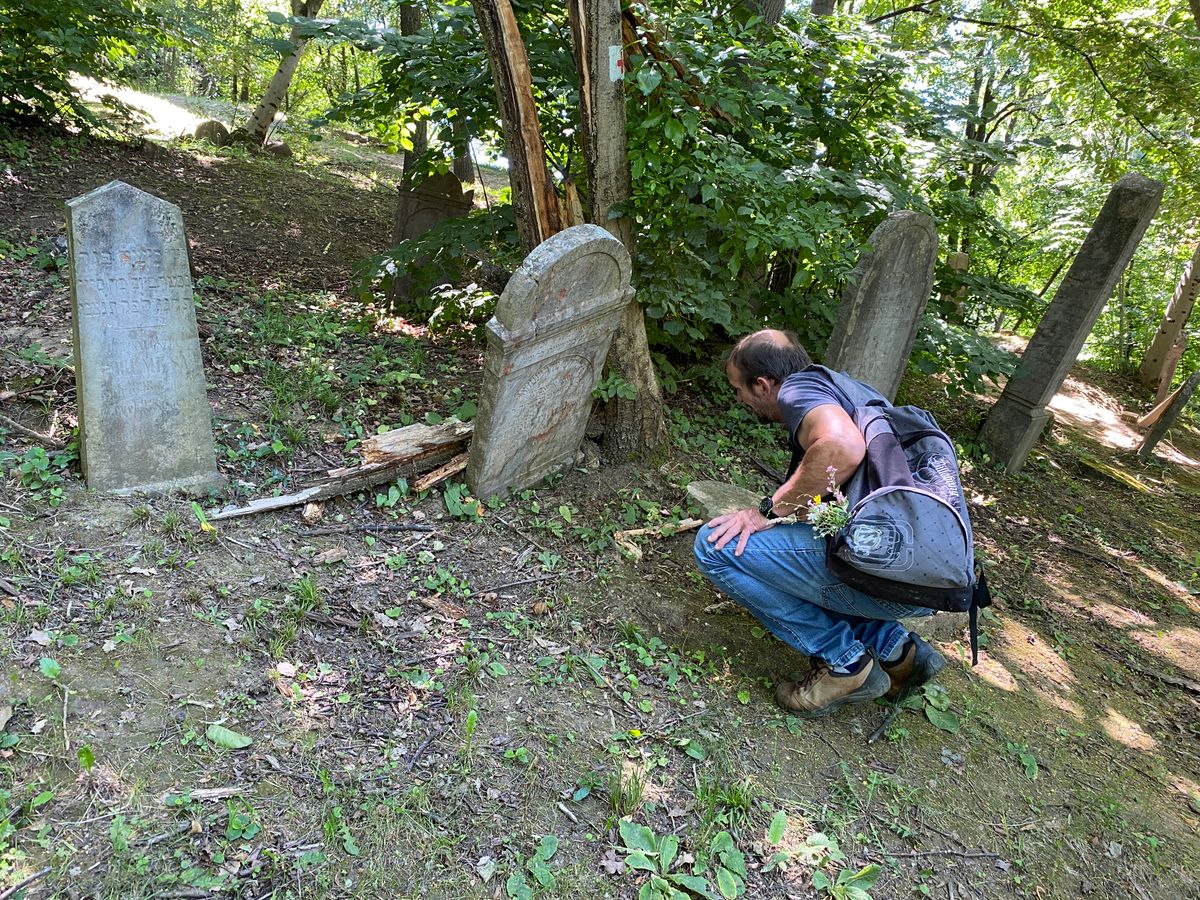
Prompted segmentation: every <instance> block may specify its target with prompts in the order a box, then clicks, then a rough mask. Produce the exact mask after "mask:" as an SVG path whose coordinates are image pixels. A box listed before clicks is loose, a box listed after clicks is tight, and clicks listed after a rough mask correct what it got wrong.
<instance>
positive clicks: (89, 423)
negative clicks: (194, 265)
mask: <svg viewBox="0 0 1200 900" xmlns="http://www.w3.org/2000/svg"><path fill="white" fill-rule="evenodd" d="M67 234H68V238H69V251H68V252H69V256H70V262H71V313H72V328H73V332H74V339H75V384H76V393H77V395H78V402H79V436H80V441H79V443H80V457H81V459H82V463H83V475H84V478H85V480H86V481H87V485H88V487H90V488H94V489H97V490H101V491H105V492H110V493H132V492H134V491H147V492H158V491H169V490H175V489H183V490H192V491H202V490H204V489H206V488H209V487H214V486H216V485H218V484H219V483H220V477H219V476H218V474H217V465H216V453H215V452H214V448H213V436H212V419H211V415H212V413H211V409H210V408H209V405H208V397H207V395H206V393H205V384H204V368H203V365H202V362H201V358H200V339H199V335H198V333H197V330H196V310H195V306H194V305H193V301H192V278H191V273H190V270H189V267H188V253H187V242H186V238H185V236H184V231H183V215H182V213H181V212H180V211H179V208H178V207H177V206H175V205H174V204H171V203H168V202H166V201H165V200H160V199H159V198H157V197H154V196H152V195H150V194H147V193H145V192H144V191H140V190H138V189H137V188H135V187H132V186H130V185H128V184H124V183H123V182H120V181H113V182H110V183H109V184H106V185H105V186H104V187H102V188H98V189H96V190H94V191H91V192H90V193H87V194H84V195H83V196H81V197H76V198H75V199H73V200H68V201H67Z"/></svg>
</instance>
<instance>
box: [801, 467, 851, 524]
mask: <svg viewBox="0 0 1200 900" xmlns="http://www.w3.org/2000/svg"><path fill="white" fill-rule="evenodd" d="M825 474H826V475H828V476H829V496H831V497H832V498H833V499H832V500H822V499H821V498H820V497H815V496H814V497H813V498H812V502H810V503H809V504H808V516H807V519H808V523H809V524H810V525H812V527H813V531H815V532H816V533H817V534H819V535H820V536H821V537H833V536H834V535H835V534H837V533H838V532H839V531H841V530H842V529H843V528H845V527H846V525H847V524H848V523H849V522H850V504H849V502H848V501H847V500H846V495H845V494H843V493H842V492H841V489H839V488H838V485H837V469H836V468H834V467H833V466H830V467H829V468H827V469H826V470H825Z"/></svg>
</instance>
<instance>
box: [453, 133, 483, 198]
mask: <svg viewBox="0 0 1200 900" xmlns="http://www.w3.org/2000/svg"><path fill="white" fill-rule="evenodd" d="M454 138H455V140H456V141H457V140H461V141H462V142H463V147H464V150H463V155H462V156H456V157H454V162H453V163H452V164H451V167H452V171H453V172H454V175H455V177H456V178H458V180H459V181H461V182H462V183H463V184H470V183H471V182H472V181H474V180H475V167H474V165H472V163H471V133H470V132H469V131H468V130H467V123H466V122H465V121H463V120H462V119H455V120H454ZM479 187H480V189H481V190H482V188H483V185H482V184H481V185H480V186H479Z"/></svg>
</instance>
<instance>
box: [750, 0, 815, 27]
mask: <svg viewBox="0 0 1200 900" xmlns="http://www.w3.org/2000/svg"><path fill="white" fill-rule="evenodd" d="M818 2H821V0H818ZM827 2H829V3H830V5H832V4H833V2H834V0H827ZM745 4H746V6H748V7H750V8H751V9H753V10H754V11H755V12H756V13H758V14H759V15H760V16H762V17H763V24H764V25H766V26H768V27H769V26H771V25H775V24H777V23H778V22H779V17H780V16H782V15H783V8H784V6H785V5H786V3H785V0H745ZM813 6H816V3H814V4H813ZM814 12H815V10H814ZM818 15H828V13H818Z"/></svg>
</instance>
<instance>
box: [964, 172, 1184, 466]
mask: <svg viewBox="0 0 1200 900" xmlns="http://www.w3.org/2000/svg"><path fill="white" fill-rule="evenodd" d="M1162 193H1163V186H1162V185H1161V184H1160V183H1159V182H1157V181H1153V180H1151V179H1149V178H1145V177H1143V176H1141V175H1137V174H1129V175H1125V176H1123V177H1122V178H1121V179H1120V180H1119V181H1118V182H1117V183H1116V184H1115V185H1113V188H1112V190H1111V191H1110V192H1109V194H1108V199H1107V200H1106V201H1105V202H1104V206H1103V208H1102V209H1101V210H1100V214H1099V215H1098V216H1097V217H1096V222H1095V224H1094V225H1092V230H1091V231H1089V232H1088V236H1087V238H1085V239H1084V242H1083V245H1082V246H1081V247H1080V248H1079V253H1078V254H1077V255H1076V257H1075V261H1074V262H1073V263H1071V268H1070V270H1069V271H1068V272H1067V274H1066V276H1065V277H1064V278H1063V281H1062V284H1060V285H1059V287H1058V291H1057V292H1056V293H1055V295H1054V299H1053V300H1052V301H1051V303H1050V306H1049V307H1048V308H1047V309H1046V313H1045V315H1043V316H1042V321H1041V323H1040V324H1039V325H1038V327H1037V331H1036V332H1034V335H1033V337H1032V338H1030V340H1029V345H1028V346H1027V347H1026V348H1025V353H1024V354H1023V355H1022V356H1021V364H1020V365H1019V366H1018V367H1017V370H1016V372H1014V373H1013V375H1012V377H1011V378H1009V379H1008V384H1006V385H1005V387H1004V393H1003V394H1001V395H1000V399H999V400H997V401H996V405H995V406H993V407H992V410H991V412H990V413H989V414H988V417H987V420H986V421H985V422H984V423H983V428H982V429H981V430H980V437H981V438H982V439H983V441H984V443H986V444H987V445H988V446H989V447H990V448H991V449H992V450H993V452H994V453H995V455H996V457H997V458H998V459H999V460H1001V461H1002V462H1003V463H1004V467H1005V470H1006V471H1008V472H1009V473H1013V472H1018V471H1020V469H1021V467H1022V466H1024V465H1025V460H1026V459H1027V458H1028V456H1029V451H1030V450H1031V449H1033V445H1034V443H1035V442H1036V441H1037V439H1038V437H1039V435H1041V433H1042V429H1043V428H1044V427H1045V426H1046V421H1047V420H1048V419H1049V416H1050V414H1049V411H1048V410H1047V409H1046V405H1047V404H1048V403H1049V402H1050V401H1051V400H1052V399H1053V397H1054V395H1055V394H1056V393H1058V389H1059V388H1060V387H1061V386H1062V383H1063V379H1064V378H1066V377H1067V372H1068V371H1069V370H1070V368H1071V366H1073V365H1074V364H1075V359H1076V358H1077V357H1078V356H1079V351H1080V350H1081V349H1082V348H1083V343H1084V341H1086V340H1087V336H1088V334H1089V333H1090V332H1091V330H1092V326H1093V325H1094V324H1095V323H1096V319H1097V317H1099V315H1100V312H1101V310H1103V309H1104V304H1105V303H1107V302H1108V298H1109V297H1110V296H1111V295H1112V292H1113V288H1114V287H1115V286H1116V283H1117V279H1118V278H1119V277H1120V275H1121V272H1123V271H1124V270H1125V267H1126V266H1127V265H1128V264H1129V260H1130V259H1131V258H1132V257H1133V253H1134V251H1135V250H1136V249H1137V245H1138V243H1139V242H1140V241H1141V239H1142V235H1143V234H1144V233H1145V231H1146V227H1147V226H1148V225H1149V224H1150V220H1151V219H1153V218H1154V214H1155V212H1157V211H1158V204H1159V201H1160V200H1161V199H1162Z"/></svg>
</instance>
